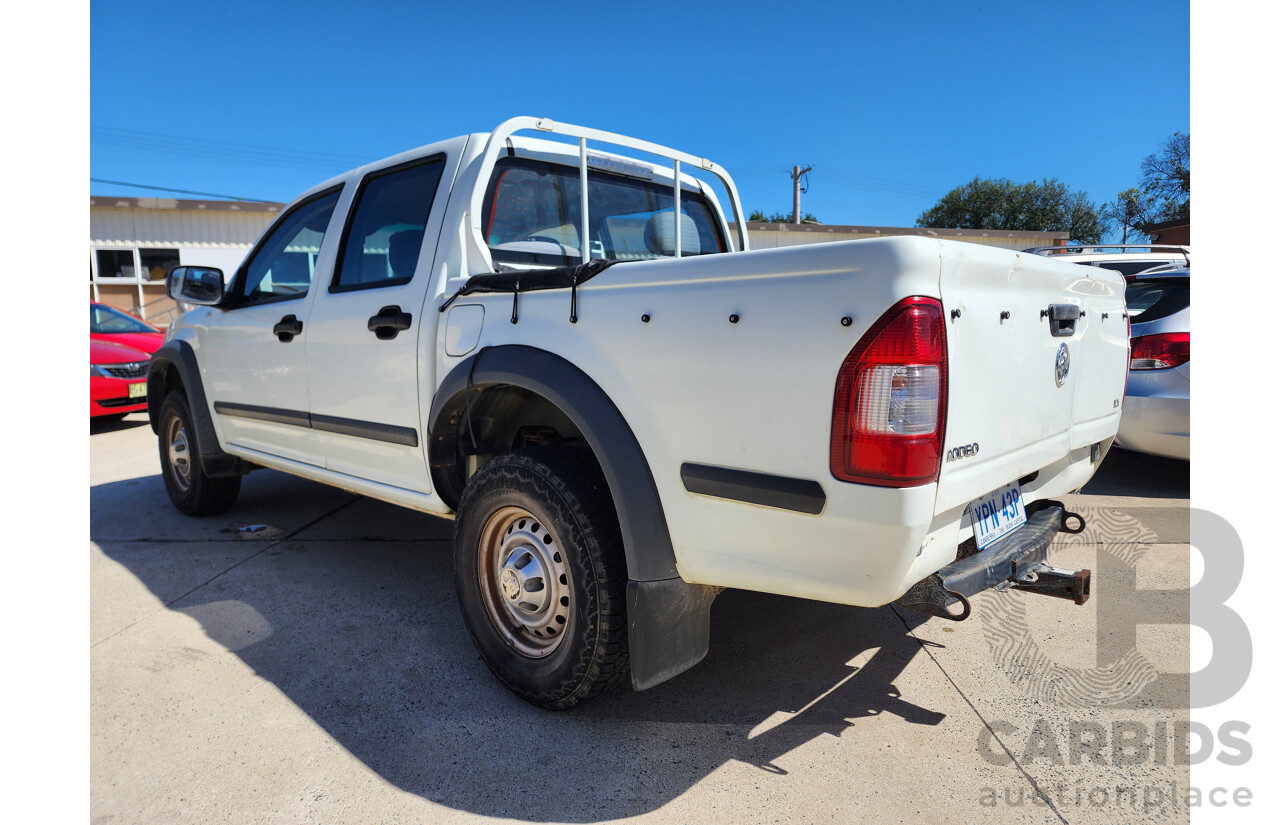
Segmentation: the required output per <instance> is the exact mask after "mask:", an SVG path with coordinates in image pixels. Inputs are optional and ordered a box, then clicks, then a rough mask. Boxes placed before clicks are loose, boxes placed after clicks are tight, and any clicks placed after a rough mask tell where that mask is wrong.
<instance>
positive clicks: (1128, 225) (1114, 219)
mask: <svg viewBox="0 0 1280 825" xmlns="http://www.w3.org/2000/svg"><path fill="white" fill-rule="evenodd" d="M1156 209H1157V203H1156V200H1155V198H1153V197H1151V196H1149V195H1146V194H1144V193H1143V192H1141V191H1140V190H1138V189H1134V188H1132V187H1131V188H1129V189H1126V190H1124V191H1123V192H1120V193H1119V194H1117V195H1116V199H1115V200H1114V201H1112V202H1111V203H1104V204H1103V205H1102V211H1101V213H1100V214H1099V217H1100V218H1101V219H1102V223H1103V226H1104V227H1105V228H1107V229H1108V230H1110V229H1111V228H1112V227H1118V228H1119V229H1120V231H1121V234H1120V243H1128V242H1129V233H1131V232H1132V233H1134V234H1135V235H1146V232H1144V231H1143V228H1144V227H1145V226H1147V225H1148V224H1150V223H1153V222H1154V221H1152V217H1153V216H1154V215H1155V214H1156Z"/></svg>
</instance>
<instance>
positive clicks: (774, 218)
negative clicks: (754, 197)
mask: <svg viewBox="0 0 1280 825" xmlns="http://www.w3.org/2000/svg"><path fill="white" fill-rule="evenodd" d="M747 220H749V221H760V222H762V223H791V213H790V212H788V213H787V214H785V215H784V214H782V213H781V212H774V213H773V214H772V215H769V216H768V217H765V214H764V213H763V212H761V211H760V210H759V209H757V210H756V211H754V212H752V213H751V214H750V215H748V216H747ZM800 223H816V224H821V223H822V221H820V220H818V219H817V218H815V217H814V216H813V213H812V212H805V213H804V217H803V218H801V219H800Z"/></svg>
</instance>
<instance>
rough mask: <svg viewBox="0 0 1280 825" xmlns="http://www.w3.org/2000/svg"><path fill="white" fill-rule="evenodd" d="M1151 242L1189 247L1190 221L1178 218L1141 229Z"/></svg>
mask: <svg viewBox="0 0 1280 825" xmlns="http://www.w3.org/2000/svg"><path fill="white" fill-rule="evenodd" d="M1142 231H1143V232H1145V233H1147V235H1148V236H1149V237H1150V238H1151V242H1152V243H1155V244H1171V245H1173V246H1191V219H1190V218H1179V219H1177V220H1172V221H1162V222H1161V223H1152V224H1148V225H1146V226H1144V227H1142Z"/></svg>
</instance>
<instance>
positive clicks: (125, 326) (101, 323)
mask: <svg viewBox="0 0 1280 825" xmlns="http://www.w3.org/2000/svg"><path fill="white" fill-rule="evenodd" d="M158 331H159V330H157V329H156V328H155V327H153V326H151V325H150V324H147V323H144V322H142V321H139V320H138V319H137V318H134V317H133V316H132V315H129V314H127V313H124V312H121V311H120V310H118V309H112V308H111V307H109V306H105V305H103V304H90V305H89V332H90V333H97V334H99V335H110V334H113V333H125V332H158Z"/></svg>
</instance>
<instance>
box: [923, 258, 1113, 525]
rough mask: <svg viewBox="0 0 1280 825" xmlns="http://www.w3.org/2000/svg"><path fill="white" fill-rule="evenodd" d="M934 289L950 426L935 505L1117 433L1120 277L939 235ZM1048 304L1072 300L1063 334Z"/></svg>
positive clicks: (952, 502)
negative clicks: (1070, 325)
mask: <svg viewBox="0 0 1280 825" xmlns="http://www.w3.org/2000/svg"><path fill="white" fill-rule="evenodd" d="M940 290H941V295H942V305H943V312H944V315H945V317H946V326H947V364H948V369H947V429H946V436H945V441H944V445H943V450H944V454H943V462H942V468H941V472H940V475H939V480H938V498H937V502H936V505H935V512H937V513H941V512H944V511H946V510H950V509H952V508H954V507H957V506H960V505H963V504H966V503H968V502H969V501H972V500H973V499H975V498H977V497H979V496H982V495H985V494H986V493H989V492H991V491H993V490H995V489H996V488H998V487H1000V486H1002V485H1004V484H1008V483H1009V482H1011V481H1016V480H1017V479H1019V478H1022V477H1024V476H1026V475H1028V474H1030V473H1033V472H1036V471H1037V470H1039V469H1041V468H1042V467H1045V466H1046V465H1048V464H1051V463H1053V462H1054V461H1057V460H1059V459H1061V458H1063V457H1064V456H1066V455H1067V453H1068V452H1069V451H1071V450H1074V449H1078V448H1081V447H1088V446H1089V445H1091V444H1093V443H1095V442H1098V441H1103V440H1106V439H1109V438H1110V437H1111V436H1113V435H1114V434H1115V432H1116V428H1117V427H1118V426H1119V421H1120V402H1121V399H1122V397H1123V396H1124V382H1125V376H1126V374H1127V371H1128V354H1129V339H1128V335H1127V331H1126V323H1125V318H1124V311H1125V305H1124V279H1123V278H1121V277H1120V276H1119V275H1117V274H1115V273H1113V272H1110V271H1108V270H1105V269H1099V268H1097V267H1087V266H1080V265H1078V264H1068V263H1063V262H1061V261H1056V260H1052V259H1050V258H1046V257H1044V256H1040V255H1034V254H1026V253H1010V252H1009V251H1008V250H1000V249H995V248H992V247H986V246H978V245H976V244H963V243H956V244H944V249H943V253H942V269H941V278H940ZM1051 305H1059V306H1062V305H1066V306H1068V307H1078V308H1079V311H1080V312H1081V313H1082V317H1080V318H1079V319H1078V320H1076V321H1075V323H1074V329H1073V330H1071V331H1070V332H1069V334H1061V335H1060V336H1055V335H1054V334H1053V331H1052V327H1054V326H1055V325H1054V324H1053V323H1052V322H1051V318H1049V317H1044V315H1043V314H1042V313H1048V311H1049V310H1050V307H1051ZM957 310H958V311H959V315H958V316H957V315H956V311H957ZM1073 313H1074V311H1073V310H1070V309H1068V310H1067V311H1066V313H1065V314H1067V315H1070V314H1073ZM1104 316H1105V317H1104ZM1059 331H1060V332H1062V333H1065V332H1066V330H1065V329H1061V330H1059ZM1060 378H1061V381H1059V379H1060ZM957 448H959V449H957ZM953 450H955V451H956V452H955V453H954V454H953V453H952V451H953ZM952 455H954V457H953V458H952V460H948V457H949V456H952Z"/></svg>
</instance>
